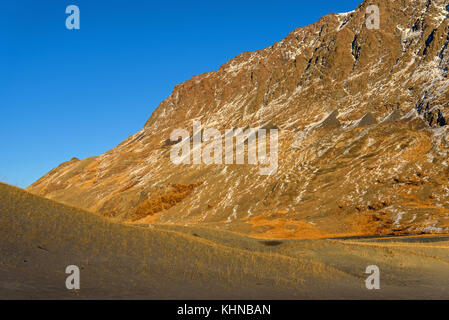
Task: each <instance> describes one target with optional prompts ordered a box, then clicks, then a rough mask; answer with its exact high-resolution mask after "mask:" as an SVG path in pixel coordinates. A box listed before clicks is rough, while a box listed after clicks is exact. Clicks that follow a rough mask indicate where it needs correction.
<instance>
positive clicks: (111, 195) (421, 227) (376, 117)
mask: <svg viewBox="0 0 449 320" xmlns="http://www.w3.org/2000/svg"><path fill="white" fill-rule="evenodd" d="M372 4H374V5H376V4H377V5H378V6H379V8H380V17H381V25H380V29H379V30H370V29H368V28H367V27H366V25H365V24H366V18H367V16H368V14H367V13H366V8H367V7H368V6H369V5H372ZM447 15H448V11H447V9H446V6H445V4H444V2H443V1H435V0H434V1H421V0H409V1H406V0H404V1H394V0H388V1H382V2H381V3H375V2H374V1H364V2H363V3H362V4H360V5H359V6H358V7H357V9H356V10H355V11H351V12H348V13H344V14H329V15H326V16H324V17H323V18H321V19H320V20H319V21H318V22H316V23H315V24H312V25H309V26H306V27H302V28H297V29H295V30H294V31H293V32H291V33H290V34H289V35H288V36H287V37H286V38H285V39H284V40H282V41H280V42H277V43H275V44H273V45H272V46H270V47H267V48H265V49H262V50H258V51H255V52H245V53H242V54H241V55H239V56H237V57H235V58H234V59H231V60H230V61H229V62H227V63H225V64H224V65H223V66H221V67H220V69H219V70H217V71H212V72H210V73H205V74H202V75H199V76H194V77H193V78H192V79H190V80H188V81H186V82H184V83H182V84H179V85H177V86H176V87H175V88H174V90H173V93H172V94H171V95H170V96H169V97H168V98H167V99H166V100H164V101H163V102H162V103H161V104H160V105H159V107H158V108H157V109H156V110H155V111H154V112H153V114H152V115H151V117H150V118H149V119H148V121H147V122H146V124H145V126H144V128H143V129H142V130H141V131H139V132H138V133H136V134H135V135H132V136H131V137H129V138H128V139H126V140H125V141H123V142H122V143H121V144H119V145H118V146H117V147H116V148H114V149H112V150H110V151H108V152H106V153H105V154H103V155H101V156H98V157H92V158H87V159H84V160H81V161H76V160H71V161H69V162H66V163H64V164H62V165H61V166H59V167H58V168H56V169H54V170H52V171H51V172H50V173H48V174H47V175H45V176H44V177H42V178H41V179H39V180H38V181H37V182H35V183H34V184H33V185H31V186H30V187H29V188H28V190H29V191H31V192H33V193H36V194H37V195H40V196H45V197H48V198H50V199H55V200H58V201H61V202H63V203H67V204H71V205H75V206H77V207H80V208H83V209H86V210H90V211H94V212H99V213H101V214H103V215H105V216H109V217H112V218H115V219H119V220H125V221H128V220H133V219H132V217H133V215H134V214H135V213H136V211H137V210H138V211H139V217H141V221H140V222H148V221H149V222H163V223H186V224H210V225H214V226H217V227H220V228H226V229H235V230H239V231H242V232H245V233H249V234H251V235H258V236H262V237H272V236H274V235H276V236H283V237H293V238H296V237H305V236H307V237H316V236H317V235H319V236H322V235H323V234H324V235H327V234H332V235H335V234H345V235H346V234H391V233H401V234H403V233H423V232H424V233H434V232H439V233H441V232H448V231H449V224H448V221H447V216H448V214H449V211H448V208H449V205H448V203H449V202H448V200H449V186H448V181H447V177H448V175H449V170H448V166H447V161H446V160H447V152H448V149H449V146H448V143H447V141H448V140H447V131H448V130H447V127H446V118H447V112H448V103H449V102H448V101H449V90H447V87H448V85H449V81H448V79H447V72H448V67H449V59H448V58H449V55H448V53H449V48H448V44H449V25H448V19H447ZM334 110H338V116H335V120H336V121H338V123H339V125H335V126H333V127H332V126H331V127H332V128H330V127H328V126H325V127H323V128H321V129H320V128H316V124H317V123H320V122H321V121H323V120H325V119H326V118H327V117H328V116H329V115H332V113H333V111H334ZM393 112H396V113H397V114H400V115H401V117H399V116H396V117H395V118H394V119H392V120H394V121H386V122H384V123H379V122H381V121H382V120H384V119H387V117H388V115H390V114H392V113H393ZM369 115H371V116H369ZM362 119H366V120H367V121H366V122H365V121H363V120H362ZM192 120H200V121H201V122H202V124H203V127H204V128H217V129H218V130H219V131H221V132H224V130H226V129H229V128H267V127H273V128H274V127H276V128H279V131H280V136H279V139H280V141H279V169H278V171H277V173H276V175H274V176H271V177H261V176H259V175H258V174H257V168H255V167H253V166H249V165H243V166H236V165H233V166H204V165H202V166H188V167H187V166H175V165H173V164H172V163H170V159H169V147H170V146H169V145H167V144H166V141H167V140H168V139H169V137H170V133H171V132H172V131H173V130H174V129H177V128H181V129H187V130H188V131H190V130H191V127H192V123H191V122H192ZM335 120H333V121H331V122H333V123H334V124H336V121H335ZM358 121H362V122H363V126H359V125H358ZM376 123H377V124H376ZM186 190H189V192H186ZM145 206H148V207H145ZM142 212H143V213H142ZM145 212H147V214H145Z"/></svg>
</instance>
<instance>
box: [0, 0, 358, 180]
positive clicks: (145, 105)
mask: <svg viewBox="0 0 449 320" xmlns="http://www.w3.org/2000/svg"><path fill="white" fill-rule="evenodd" d="M360 2H361V0H344V1H335V0H334V1H328V0H321V1H299V0H296V1H287V0H277V1H263V0H258V1H253V0H251V1H246V0H239V1H235V0H226V1H161V2H153V1H136V0H127V1H125V0H123V1H94V0H68V1H61V0H53V1H35V0H34V1H32V0H30V1H24V0H15V1H2V3H1V4H0V110H1V116H0V138H1V139H0V150H1V156H0V181H3V182H6V183H9V184H12V185H16V186H19V187H26V186H28V185H29V184H31V183H32V182H34V181H35V180H37V179H38V178H40V177H41V176H42V175H44V174H45V173H47V172H48V171H50V170H51V169H53V168H54V167H56V166H58V165H59V164H60V163H62V162H64V161H67V160H70V159H71V158H72V157H78V158H80V159H82V158H85V157H90V156H95V155H99V154H101V153H104V152H105V151H107V150H109V149H111V148H113V147H115V146H116V145H117V144H119V143H120V142H121V141H123V140H124V139H125V138H127V137H128V136H130V135H131V134H133V133H135V132H137V131H138V130H140V129H141V128H142V127H143V125H144V124H145V122H146V120H147V119H148V118H149V117H150V116H151V113H152V112H153V110H154V109H155V108H156V107H157V106H158V105H159V103H160V102H161V101H162V100H164V99H165V98H167V97H168V96H169V95H170V93H171V91H172V89H173V87H174V86H175V85H176V84H178V83H181V82H183V81H186V80H188V79H190V78H191V77H192V76H193V75H196V74H201V73H204V72H208V71H211V70H217V69H218V68H219V67H220V66H221V65H222V64H224V63H225V62H226V61H228V60H229V59H231V58H233V57H235V56H236V55H238V54H240V53H242V52H244V51H254V50H258V49H263V48H265V47H268V46H270V45H272V44H273V43H274V42H277V41H280V40H282V39H283V38H284V37H285V36H286V35H287V34H288V33H290V32H291V31H292V30H294V29H295V28H297V27H300V26H305V25H308V24H311V23H314V22H316V21H317V20H318V19H319V18H320V17H321V16H323V15H325V14H327V13H330V12H347V11H351V10H353V9H355V8H356V7H357V5H358V4H359V3H360ZM71 4H74V5H77V6H78V7H79V8H80V13H81V14H80V18H81V19H80V20H81V29H80V30H67V29H66V27H65V20H66V17H67V16H68V15H67V14H66V13H65V8H66V7H67V6H68V5H71Z"/></svg>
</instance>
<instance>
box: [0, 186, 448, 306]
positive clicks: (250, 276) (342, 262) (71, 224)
mask: <svg viewBox="0 0 449 320" xmlns="http://www.w3.org/2000/svg"><path fill="white" fill-rule="evenodd" d="M0 234H1V237H0V274H1V277H0V299H13V298H24V299H95V298H106V299H109V298H124V299H127V298H135V299H167V298H170V299H201V298H202V299H253V298H254V299H278V298H283V299H298V298H303V299H304V298H315V299H327V298H333V299H344V298H346V299H348V298H349V299H368V298H407V299H414V298H448V297H449V292H448V289H449V283H448V280H447V279H449V268H447V265H448V264H449V250H447V248H448V243H447V242H445V241H444V239H442V241H441V242H437V243H430V244H416V243H413V244H408V243H401V244H388V243H381V244H378V243H376V242H366V241H361V240H358V241H355V240H351V241H344V240H285V241H272V240H258V239H253V238H250V237H247V236H244V235H239V234H235V233H231V232H228V231H223V230H216V229H212V228H206V227H181V226H168V225H155V226H149V225H134V226H127V225H122V224H117V223H113V222H110V221H108V220H106V219H105V218H103V217H100V216H96V215H94V214H92V213H89V212H84V211H81V210H78V209H75V208H71V207H67V206H65V205H61V204H59V203H56V202H53V201H50V200H47V199H42V198H39V197H37V196H34V195H31V194H29V193H27V192H25V191H23V190H20V189H18V188H14V187H11V186H7V185H4V184H0ZM371 264H375V265H378V266H379V267H380V268H381V270H382V282H381V283H382V290H380V291H369V290H367V289H365V286H364V283H365V282H364V280H365V278H366V277H367V275H366V274H364V272H365V268H366V266H368V265H371ZM68 265H77V266H78V267H79V268H80V270H81V289H80V290H79V291H69V290H67V289H66V288H65V279H66V277H67V276H68V275H66V274H65V273H64V271H65V268H66V267H67V266H68Z"/></svg>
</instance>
